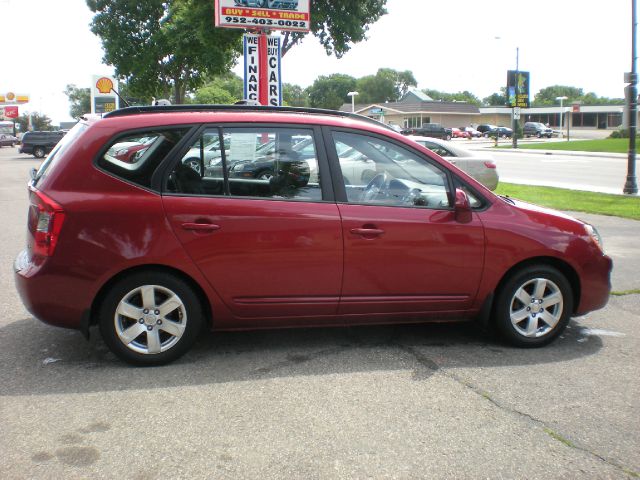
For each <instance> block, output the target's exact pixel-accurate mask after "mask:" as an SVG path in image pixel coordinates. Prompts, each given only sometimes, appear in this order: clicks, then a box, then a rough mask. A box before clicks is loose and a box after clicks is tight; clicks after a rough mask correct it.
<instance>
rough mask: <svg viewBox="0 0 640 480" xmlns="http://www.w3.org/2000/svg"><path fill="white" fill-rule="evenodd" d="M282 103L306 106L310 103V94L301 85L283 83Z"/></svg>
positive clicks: (292, 105) (291, 105)
mask: <svg viewBox="0 0 640 480" xmlns="http://www.w3.org/2000/svg"><path fill="white" fill-rule="evenodd" d="M282 103H283V105H288V106H290V107H306V106H307V105H309V94H308V92H307V91H306V90H305V89H304V88H302V87H301V86H300V85H294V84H292V83H284V84H282Z"/></svg>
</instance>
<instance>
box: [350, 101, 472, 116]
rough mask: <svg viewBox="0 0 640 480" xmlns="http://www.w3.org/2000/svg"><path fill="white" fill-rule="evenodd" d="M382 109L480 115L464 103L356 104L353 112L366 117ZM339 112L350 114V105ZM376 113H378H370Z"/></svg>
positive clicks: (392, 111)
mask: <svg viewBox="0 0 640 480" xmlns="http://www.w3.org/2000/svg"><path fill="white" fill-rule="evenodd" d="M377 109H382V110H383V111H389V112H390V113H429V114H431V113H453V114H472V115H473V114H476V115H478V114H480V110H479V109H478V107H477V106H475V105H472V104H470V103H466V102H436V101H430V102H424V101H421V102H410V103H409V102H388V103H373V104H368V105H367V104H358V105H356V106H355V112H356V113H360V114H361V115H367V114H368V113H369V112H368V110H377ZM340 111H343V112H350V111H351V104H350V103H345V104H343V105H342V106H341V107H340ZM371 113H378V112H375V111H374V112H371Z"/></svg>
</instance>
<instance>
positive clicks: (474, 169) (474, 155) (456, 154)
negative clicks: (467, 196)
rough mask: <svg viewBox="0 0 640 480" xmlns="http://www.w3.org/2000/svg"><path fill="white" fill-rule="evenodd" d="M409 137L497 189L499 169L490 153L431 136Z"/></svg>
mask: <svg viewBox="0 0 640 480" xmlns="http://www.w3.org/2000/svg"><path fill="white" fill-rule="evenodd" d="M407 138H410V139H411V140H413V141H415V142H417V143H419V144H420V145H422V146H424V147H427V148H428V149H429V150H431V151H432V152H434V153H437V154H438V155H440V156H441V157H442V158H444V159H445V160H447V161H449V162H450V163H452V164H454V165H455V166H456V167H458V168H460V169H461V170H464V171H465V172H466V173H468V174H469V175H470V176H472V177H473V178H475V179H476V180H477V181H479V182H480V183H482V184H483V185H484V186H485V187H487V188H488V189H489V190H495V189H496V187H497V186H498V179H499V177H498V169H497V168H496V162H495V161H494V160H493V158H492V157H491V155H489V154H488V153H484V152H482V153H478V152H474V151H471V150H467V149H466V148H461V147H459V146H458V145H456V144H453V143H451V142H446V141H444V140H439V139H437V138H431V137H420V136H417V135H411V136H408V137H407Z"/></svg>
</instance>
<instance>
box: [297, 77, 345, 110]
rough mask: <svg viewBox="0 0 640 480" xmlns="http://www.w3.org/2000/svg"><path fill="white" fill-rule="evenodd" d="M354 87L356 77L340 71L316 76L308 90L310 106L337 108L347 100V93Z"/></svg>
mask: <svg viewBox="0 0 640 480" xmlns="http://www.w3.org/2000/svg"><path fill="white" fill-rule="evenodd" d="M355 87H356V79H355V78H353V77H351V76H349V75H343V74H341V73H334V74H333V75H328V76H324V75H323V76H320V77H318V78H317V79H316V80H315V82H313V85H311V86H310V87H309V88H308V89H307V90H308V92H309V105H310V106H311V107H319V108H330V109H332V110H337V109H338V108H340V106H341V105H342V104H343V103H345V102H346V101H347V100H348V97H347V93H349V92H350V91H353V90H354V89H355Z"/></svg>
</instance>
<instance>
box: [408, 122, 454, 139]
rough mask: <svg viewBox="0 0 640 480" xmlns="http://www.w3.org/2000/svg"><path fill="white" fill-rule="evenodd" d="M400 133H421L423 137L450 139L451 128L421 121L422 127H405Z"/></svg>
mask: <svg viewBox="0 0 640 480" xmlns="http://www.w3.org/2000/svg"><path fill="white" fill-rule="evenodd" d="M400 133H402V134H403V135H421V136H423V137H432V138H441V139H443V140H451V129H450V128H445V127H443V126H442V125H440V124H439V123H423V124H422V127H414V128H406V129H404V130H402V131H401V132H400Z"/></svg>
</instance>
